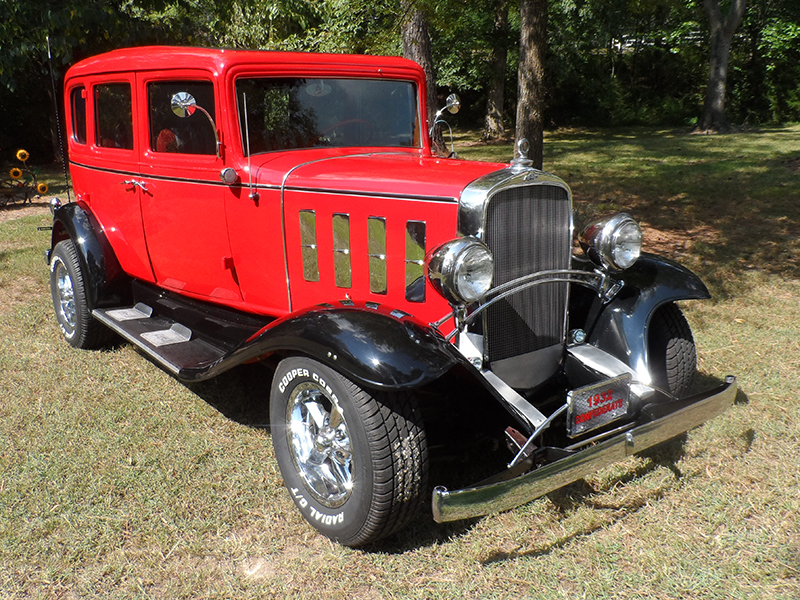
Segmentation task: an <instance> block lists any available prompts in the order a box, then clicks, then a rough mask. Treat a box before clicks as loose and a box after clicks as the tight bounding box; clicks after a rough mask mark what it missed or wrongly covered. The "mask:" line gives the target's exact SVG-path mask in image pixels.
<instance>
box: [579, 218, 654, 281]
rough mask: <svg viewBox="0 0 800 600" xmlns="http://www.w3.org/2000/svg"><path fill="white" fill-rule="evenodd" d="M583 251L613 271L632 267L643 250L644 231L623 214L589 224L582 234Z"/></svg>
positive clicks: (597, 262)
mask: <svg viewBox="0 0 800 600" xmlns="http://www.w3.org/2000/svg"><path fill="white" fill-rule="evenodd" d="M580 244H581V248H583V251H584V252H585V253H586V256H588V257H589V258H590V259H591V260H592V261H593V262H595V263H596V264H598V265H600V266H602V267H604V268H605V269H608V270H609V271H624V270H625V269H627V268H629V267H631V266H632V265H633V263H635V262H636V259H638V258H639V254H640V253H641V251H642V229H641V228H640V227H639V224H638V223H637V222H636V221H634V220H633V218H632V217H631V216H630V215H626V214H625V213H619V214H618V215H614V216H613V217H608V218H606V219H602V220H600V221H597V222H595V223H591V224H590V225H587V226H586V227H585V228H584V230H583V231H582V232H581V235H580Z"/></svg>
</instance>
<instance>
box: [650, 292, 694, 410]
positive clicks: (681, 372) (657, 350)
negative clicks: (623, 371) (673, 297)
mask: <svg viewBox="0 0 800 600" xmlns="http://www.w3.org/2000/svg"><path fill="white" fill-rule="evenodd" d="M648 353H649V357H650V372H651V374H652V376H653V383H654V384H655V385H656V386H657V387H658V388H660V389H662V390H664V391H665V392H668V393H670V394H671V395H672V396H674V397H676V398H681V397H683V396H686V395H687V394H689V392H690V391H691V388H692V383H693V382H694V376H695V373H696V372H697V352H696V349H695V344H694V338H693V337H692V329H691V327H689V323H688V321H687V320H686V317H684V316H683V312H681V309H680V308H678V307H677V306H676V305H675V304H672V303H670V304H665V305H664V306H662V307H660V308H659V309H658V310H657V311H656V312H655V314H653V317H652V318H651V320H650V328H649V332H648Z"/></svg>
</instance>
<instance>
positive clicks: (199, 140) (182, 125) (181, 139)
mask: <svg viewBox="0 0 800 600" xmlns="http://www.w3.org/2000/svg"><path fill="white" fill-rule="evenodd" d="M177 93H184V94H191V96H193V97H194V99H195V101H196V102H197V106H198V107H199V108H198V109H196V110H195V111H194V112H193V113H192V114H191V115H190V116H188V117H179V116H178V115H176V114H175V113H174V112H173V111H172V97H173V96H174V95H175V94H177ZM147 107H148V109H147V110H148V115H149V121H150V150H153V151H154V152H178V153H181V154H214V155H216V152H217V148H216V138H215V136H214V127H213V125H212V124H211V121H209V119H208V117H207V116H206V115H205V114H203V111H202V110H200V108H202V109H204V110H205V111H206V112H208V114H209V115H210V116H211V118H212V119H214V120H216V115H215V110H214V108H215V107H214V85H213V84H212V83H211V82H210V81H153V82H150V83H148V84H147Z"/></svg>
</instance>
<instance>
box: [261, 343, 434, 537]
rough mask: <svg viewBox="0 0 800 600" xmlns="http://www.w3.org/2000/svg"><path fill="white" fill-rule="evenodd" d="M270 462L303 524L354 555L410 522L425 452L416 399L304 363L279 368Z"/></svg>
mask: <svg viewBox="0 0 800 600" xmlns="http://www.w3.org/2000/svg"><path fill="white" fill-rule="evenodd" d="M270 422H271V423H272V442H273V445H274V447H275V456H276V458H277V460H278V465H279V467H280V470H281V474H282V475H283V479H284V482H285V485H286V487H287V489H288V490H289V493H290V495H291V497H292V499H293V500H294V503H295V504H296V505H297V507H298V509H300V512H301V513H302V514H303V517H305V519H306V520H307V521H308V522H309V523H310V524H311V525H312V526H313V527H314V528H316V529H317V530H318V531H319V532H320V533H322V534H323V535H325V536H326V537H328V538H330V539H332V540H334V541H336V542H338V543H340V544H343V545H345V546H351V547H358V546H363V545H365V544H368V543H371V542H374V541H377V540H379V539H381V538H384V537H386V536H388V535H391V534H392V533H394V532H396V531H397V530H399V529H400V528H401V527H403V526H404V525H406V524H407V523H408V522H409V521H410V520H411V518H413V517H414V516H416V515H417V514H418V512H419V511H420V509H421V508H422V504H423V493H424V491H425V489H426V486H427V471H428V452H427V442H426V437H425V431H424V429H423V426H422V420H421V416H420V411H419V408H418V407H417V403H416V398H415V397H414V395H413V394H411V393H406V392H377V391H373V392H368V391H367V390H364V389H362V388H360V387H359V386H357V385H356V384H355V383H353V382H352V381H350V380H349V379H347V378H345V377H344V376H342V375H340V374H338V373H337V372H336V371H334V370H333V369H330V368H328V367H327V366H325V365H323V364H321V363H319V362H317V361H314V360H312V359H310V358H305V357H292V358H287V359H285V360H283V361H281V363H280V364H279V365H278V368H277V370H276V372H275V378H274V380H273V383H272V390H271V394H270Z"/></svg>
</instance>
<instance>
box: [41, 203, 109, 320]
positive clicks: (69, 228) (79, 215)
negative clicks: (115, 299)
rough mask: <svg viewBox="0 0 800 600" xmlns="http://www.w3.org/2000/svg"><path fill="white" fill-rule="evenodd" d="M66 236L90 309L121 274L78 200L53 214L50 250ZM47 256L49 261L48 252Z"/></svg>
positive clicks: (92, 218)
mask: <svg viewBox="0 0 800 600" xmlns="http://www.w3.org/2000/svg"><path fill="white" fill-rule="evenodd" d="M67 238H70V239H71V240H72V242H73V243H74V244H75V249H76V250H77V251H78V258H79V260H80V262H81V269H82V271H83V276H84V284H85V285H86V294H87V298H86V300H87V303H88V304H89V308H90V309H93V308H95V307H96V306H98V304H99V303H100V301H101V299H102V297H103V293H104V292H105V291H106V289H107V288H108V286H109V284H110V283H111V281H112V280H113V279H115V278H116V277H117V276H118V275H119V274H120V273H121V268H120V266H119V263H118V262H117V259H116V256H114V251H113V250H112V249H111V245H110V244H109V243H108V241H107V240H106V238H105V235H104V234H103V231H102V228H101V227H100V224H99V223H98V222H97V219H95V217H94V215H93V214H92V213H91V212H90V211H89V210H88V208H85V207H84V206H82V205H81V204H79V203H75V202H71V203H69V204H64V205H63V206H61V207H59V208H57V209H56V211H55V213H54V214H53V237H52V242H51V249H52V248H54V247H55V246H56V244H57V243H58V242H60V241H62V240H64V239H67ZM47 259H48V263H49V261H50V254H49V253H48V255H47Z"/></svg>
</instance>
